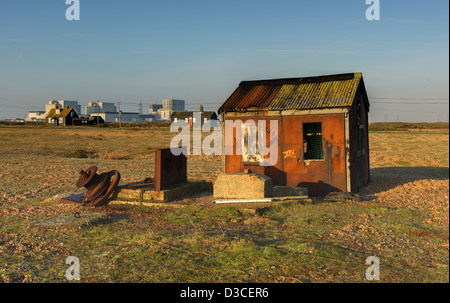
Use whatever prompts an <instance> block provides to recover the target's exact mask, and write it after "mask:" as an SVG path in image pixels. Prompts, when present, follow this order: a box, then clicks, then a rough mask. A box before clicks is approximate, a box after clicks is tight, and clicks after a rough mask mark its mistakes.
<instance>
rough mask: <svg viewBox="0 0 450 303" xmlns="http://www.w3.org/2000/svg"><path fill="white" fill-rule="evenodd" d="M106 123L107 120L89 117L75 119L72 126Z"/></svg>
mask: <svg viewBox="0 0 450 303" xmlns="http://www.w3.org/2000/svg"><path fill="white" fill-rule="evenodd" d="M97 123H98V124H103V123H105V120H103V118H102V117H98V119H97V117H88V116H83V117H79V118H73V120H72V125H97Z"/></svg>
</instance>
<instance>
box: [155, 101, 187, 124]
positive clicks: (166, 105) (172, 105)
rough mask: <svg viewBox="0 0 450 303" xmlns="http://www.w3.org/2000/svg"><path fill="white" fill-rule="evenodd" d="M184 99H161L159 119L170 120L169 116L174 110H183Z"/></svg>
mask: <svg viewBox="0 0 450 303" xmlns="http://www.w3.org/2000/svg"><path fill="white" fill-rule="evenodd" d="M184 110H185V107H184V100H179V99H174V98H170V99H163V100H162V110H160V119H161V120H164V121H167V120H170V116H171V115H172V113H173V112H175V111H184Z"/></svg>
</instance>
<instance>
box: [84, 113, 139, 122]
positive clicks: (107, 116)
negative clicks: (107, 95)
mask: <svg viewBox="0 0 450 303" xmlns="http://www.w3.org/2000/svg"><path fill="white" fill-rule="evenodd" d="M90 116H91V117H97V116H99V117H101V118H102V119H103V120H104V121H105V122H119V113H118V112H104V113H102V112H100V113H98V114H97V112H95V113H92V114H91V115H90ZM141 120H142V119H141V117H140V115H139V113H130V112H120V122H140V121H141Z"/></svg>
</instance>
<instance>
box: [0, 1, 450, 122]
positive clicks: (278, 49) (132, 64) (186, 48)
mask: <svg viewBox="0 0 450 303" xmlns="http://www.w3.org/2000/svg"><path fill="white" fill-rule="evenodd" d="M80 4H81V7H80V19H81V20H80V21H68V20H66V17H65V13H66V9H67V8H68V7H69V5H66V4H65V0H42V1H35V0H2V1H1V2H0V118H15V117H23V116H24V115H25V114H26V112H27V111H28V110H43V109H44V104H45V103H47V102H48V100H51V99H66V100H77V101H79V102H80V104H81V105H82V106H83V105H85V104H87V102H91V101H96V100H100V101H105V102H117V101H120V102H121V107H122V109H123V110H125V111H135V112H136V111H137V110H138V106H137V103H139V100H142V103H143V104H144V106H146V105H148V104H150V103H161V100H162V99H163V98H169V97H174V98H179V99H185V100H186V102H187V104H188V109H191V110H194V109H197V108H198V106H199V105H200V104H203V105H204V107H205V109H208V110H217V109H218V108H219V107H220V105H221V104H222V103H223V102H224V101H225V100H226V98H227V97H228V96H229V95H230V94H231V93H232V92H233V91H234V90H235V89H236V87H237V85H238V84H239V82H240V81H243V80H258V79H271V78H287V77H304V76H315V75H325V74H334V73H346V72H362V73H363V77H364V81H365V84H366V88H367V91H368V94H369V98H370V99H371V113H370V116H371V121H372V122H375V121H385V120H387V121H397V120H398V121H437V120H438V119H439V120H440V121H448V96H449V13H448V12H449V3H448V1H447V0H436V1H406V0H396V1H393V0H390V1H387V0H380V20H379V21H368V20H367V19H366V17H365V13H366V10H367V8H369V6H370V5H367V4H366V3H365V0H346V1H335V0H322V1H301V0H297V1H284V0H278V1H264V0H259V1H253V0H240V1H229V0H227V1H214V0H210V1H200V0H198V1H197V0H190V1H177V0H173V1H151V0H145V1H144V0H129V1H124V0H121V1H117V0H109V1H108V0H80Z"/></svg>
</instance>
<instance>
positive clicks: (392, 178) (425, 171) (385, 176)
mask: <svg viewBox="0 0 450 303" xmlns="http://www.w3.org/2000/svg"><path fill="white" fill-rule="evenodd" d="M370 179H371V180H370V182H369V184H368V185H367V186H366V187H364V188H363V189H362V191H361V194H363V195H364V194H366V192H367V191H370V194H374V193H377V192H379V191H386V190H389V189H392V188H395V187H398V186H401V185H404V184H406V183H409V182H412V181H418V180H448V179H449V168H448V167H378V168H372V169H371V170H370ZM378 185H380V189H381V190H377V188H378ZM381 185H382V186H381Z"/></svg>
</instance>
